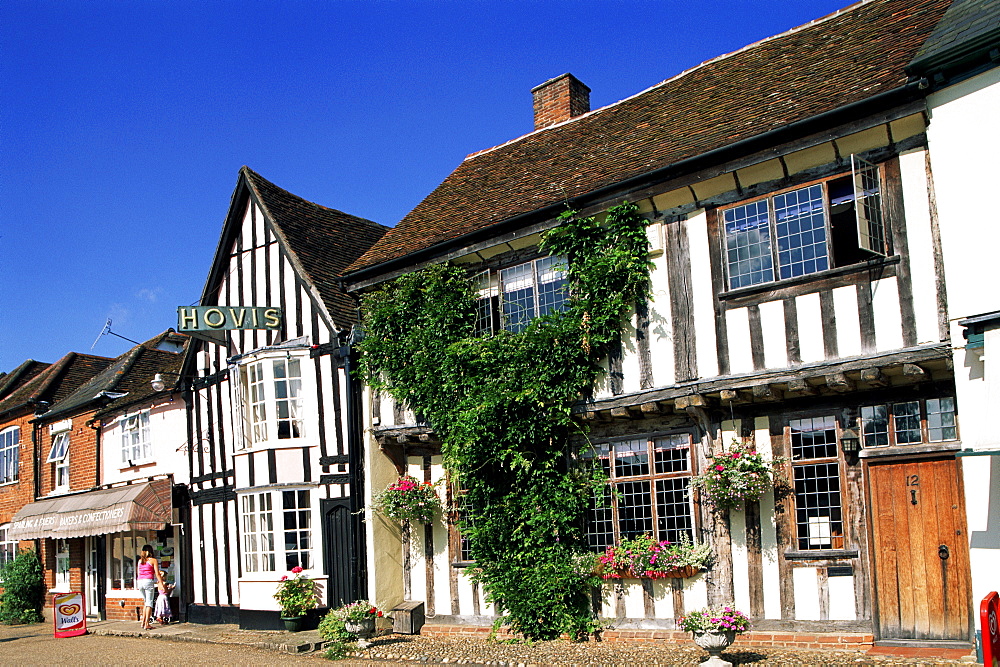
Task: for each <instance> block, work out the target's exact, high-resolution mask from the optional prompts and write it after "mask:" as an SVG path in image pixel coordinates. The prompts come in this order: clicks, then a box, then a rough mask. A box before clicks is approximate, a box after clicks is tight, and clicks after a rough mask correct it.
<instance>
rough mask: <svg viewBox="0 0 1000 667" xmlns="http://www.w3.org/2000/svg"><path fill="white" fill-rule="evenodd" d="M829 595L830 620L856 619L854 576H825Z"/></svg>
mask: <svg viewBox="0 0 1000 667" xmlns="http://www.w3.org/2000/svg"><path fill="white" fill-rule="evenodd" d="M827 588H828V589H829V592H830V596H829V600H830V620H831V621H854V620H857V617H858V615H857V609H856V605H855V602H854V577H827Z"/></svg>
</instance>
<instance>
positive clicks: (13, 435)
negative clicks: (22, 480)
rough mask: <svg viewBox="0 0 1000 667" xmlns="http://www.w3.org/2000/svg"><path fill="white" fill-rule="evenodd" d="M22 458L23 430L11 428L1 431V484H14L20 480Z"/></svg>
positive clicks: (17, 427) (15, 427) (16, 427)
mask: <svg viewBox="0 0 1000 667" xmlns="http://www.w3.org/2000/svg"><path fill="white" fill-rule="evenodd" d="M20 458H21V428H20V427H19V426H11V427H9V428H5V429H3V430H2V431H0V484H13V483H15V482H17V480H18V479H19V475H18V472H19V469H20Z"/></svg>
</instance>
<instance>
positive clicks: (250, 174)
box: [240, 165, 385, 227]
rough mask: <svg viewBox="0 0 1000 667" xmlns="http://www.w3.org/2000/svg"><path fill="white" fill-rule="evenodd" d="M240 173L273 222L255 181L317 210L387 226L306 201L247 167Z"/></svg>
mask: <svg viewBox="0 0 1000 667" xmlns="http://www.w3.org/2000/svg"><path fill="white" fill-rule="evenodd" d="M240 172H241V173H244V174H245V175H246V176H247V182H248V183H249V184H250V186H251V188H252V189H253V191H254V193H255V194H256V195H257V198H258V199H260V201H261V204H262V205H263V206H264V209H265V211H266V212H267V214H268V217H270V218H271V220H274V219H275V218H274V215H273V214H272V213H271V211H270V209H269V208H268V206H267V204H266V203H265V196H264V195H263V194H262V193H261V191H260V188H259V187H258V183H257V182H255V181H261V182H263V183H264V184H266V185H267V186H269V187H272V188H274V189H275V190H280V191H281V192H283V193H284V194H286V195H288V196H289V197H292V198H294V199H296V200H298V201H300V202H302V203H304V204H309V205H310V206H315V207H316V208H320V209H323V210H324V211H330V212H332V213H339V214H341V215H346V216H348V217H350V218H354V219H355V220H360V221H363V222H370V223H372V224H375V225H379V226H380V227H385V225H383V224H382V223H380V222H376V221H375V220H371V219H369V218H363V217H361V216H359V215H354V214H353V213H348V212H347V211H342V210H340V209H339V208H331V207H330V206H324V205H323V204H319V203H317V202H314V201H312V200H310V199H306V198H305V197H302V196H300V195H297V194H295V193H294V192H292V191H291V190H286V189H285V188H283V187H281V186H280V185H278V184H277V183H274V182H273V181H270V180H268V179H266V178H264V177H263V176H261V175H260V174H259V173H257V172H256V171H254V170H253V169H251V168H250V167H248V166H247V165H243V166H242V167H240Z"/></svg>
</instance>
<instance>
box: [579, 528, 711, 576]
mask: <svg viewBox="0 0 1000 667" xmlns="http://www.w3.org/2000/svg"><path fill="white" fill-rule="evenodd" d="M711 559H712V550H711V547H709V546H708V545H707V544H692V543H691V540H690V539H689V538H688V537H687V536H686V535H685V536H683V537H682V538H681V539H680V541H678V542H674V543H670V542H667V541H666V540H663V541H661V542H657V541H656V539H655V538H654V537H653V536H652V535H637V536H636V537H633V538H631V539H624V540H622V541H621V543H620V544H619V545H618V546H611V547H608V548H607V549H605V551H604V553H603V554H601V555H599V556H598V557H597V567H598V570H599V571H600V574H601V576H602V577H603V578H604V579H621V578H623V577H636V578H649V579H659V578H663V577H672V578H679V577H692V576H694V575H695V574H697V573H698V572H699V571H701V570H704V569H706V568H707V567H708V564H709V562H710V561H711Z"/></svg>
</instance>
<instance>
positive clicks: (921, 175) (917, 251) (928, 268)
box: [890, 150, 941, 343]
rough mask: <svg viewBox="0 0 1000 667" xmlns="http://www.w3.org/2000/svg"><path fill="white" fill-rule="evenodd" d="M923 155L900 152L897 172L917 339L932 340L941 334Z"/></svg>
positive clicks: (925, 166)
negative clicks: (901, 191)
mask: <svg viewBox="0 0 1000 667" xmlns="http://www.w3.org/2000/svg"><path fill="white" fill-rule="evenodd" d="M926 158H927V153H926V151H924V150H914V151H910V152H908V153H903V154H902V155H900V156H899V172H900V178H901V179H902V182H903V210H904V212H905V214H906V245H907V249H908V251H909V254H910V283H911V285H912V287H913V314H914V319H915V321H916V326H917V342H918V343H930V342H935V341H937V340H939V339H940V338H941V336H940V334H939V333H938V323H937V317H938V313H937V285H936V282H937V271H936V269H935V267H934V240H933V234H932V230H931V209H930V199H929V197H928V191H927V163H926ZM890 223H891V221H890Z"/></svg>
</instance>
